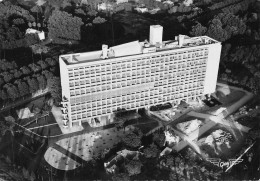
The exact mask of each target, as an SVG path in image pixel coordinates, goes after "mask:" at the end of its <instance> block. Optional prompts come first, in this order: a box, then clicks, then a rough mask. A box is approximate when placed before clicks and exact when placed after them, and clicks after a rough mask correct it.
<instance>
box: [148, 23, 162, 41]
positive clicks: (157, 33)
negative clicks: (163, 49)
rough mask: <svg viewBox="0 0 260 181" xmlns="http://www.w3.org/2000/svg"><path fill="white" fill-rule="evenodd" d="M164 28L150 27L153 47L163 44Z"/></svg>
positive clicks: (158, 26)
mask: <svg viewBox="0 0 260 181" xmlns="http://www.w3.org/2000/svg"><path fill="white" fill-rule="evenodd" d="M162 37H163V27H162V26H161V25H152V26H150V40H149V43H150V44H151V45H156V44H160V45H161V44H162Z"/></svg>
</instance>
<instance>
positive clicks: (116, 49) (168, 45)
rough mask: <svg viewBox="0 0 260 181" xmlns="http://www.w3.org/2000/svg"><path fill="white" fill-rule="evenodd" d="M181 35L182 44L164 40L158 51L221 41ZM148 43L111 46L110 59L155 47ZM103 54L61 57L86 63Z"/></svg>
mask: <svg viewBox="0 0 260 181" xmlns="http://www.w3.org/2000/svg"><path fill="white" fill-rule="evenodd" d="M181 36H183V37H184V40H183V43H182V45H181V46H180V45H179V44H178V40H177V39H178V38H176V40H169V41H163V42H162V45H160V46H156V52H159V51H166V50H171V49H181V48H188V47H196V46H201V45H206V44H213V43H219V42H218V41H216V40H214V39H212V38H210V37H208V36H200V37H192V38H190V37H188V36H184V35H181ZM177 37H178V36H177ZM147 43H148V42H139V41H133V42H129V43H125V44H121V45H117V46H113V47H110V48H109V49H108V50H109V52H108V59H109V58H117V57H124V56H130V55H139V54H143V53H145V51H144V49H147V48H155V46H153V45H148V47H147ZM148 44H149V43H148ZM148 52H149V51H148ZM101 56H102V50H98V51H92V52H84V53H74V54H67V55H61V56H60V58H61V59H62V60H63V61H64V62H65V63H66V64H75V63H84V62H92V61H98V60H102V58H101Z"/></svg>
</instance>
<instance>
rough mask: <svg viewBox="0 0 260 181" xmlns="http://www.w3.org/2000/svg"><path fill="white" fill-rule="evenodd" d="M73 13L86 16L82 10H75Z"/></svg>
mask: <svg viewBox="0 0 260 181" xmlns="http://www.w3.org/2000/svg"><path fill="white" fill-rule="evenodd" d="M75 13H76V14H78V15H82V16H86V13H85V11H84V10H83V9H76V10H75Z"/></svg>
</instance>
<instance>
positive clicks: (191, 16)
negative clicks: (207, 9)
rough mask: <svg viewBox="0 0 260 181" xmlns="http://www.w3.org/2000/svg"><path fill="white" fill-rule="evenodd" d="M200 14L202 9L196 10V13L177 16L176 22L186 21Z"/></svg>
mask: <svg viewBox="0 0 260 181" xmlns="http://www.w3.org/2000/svg"><path fill="white" fill-rule="evenodd" d="M201 13H203V11H202V9H198V10H196V11H192V12H191V13H190V14H184V15H182V16H178V17H177V20H178V21H179V22H182V21H186V20H189V19H192V18H194V17H196V16H198V15H200V14H201Z"/></svg>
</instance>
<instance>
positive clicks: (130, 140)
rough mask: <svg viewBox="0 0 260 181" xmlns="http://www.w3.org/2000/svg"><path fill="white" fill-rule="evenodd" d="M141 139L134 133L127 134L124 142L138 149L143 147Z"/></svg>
mask: <svg viewBox="0 0 260 181" xmlns="http://www.w3.org/2000/svg"><path fill="white" fill-rule="evenodd" d="M141 137H142V136H140V135H138V134H135V133H134V132H131V133H128V134H126V135H125V136H124V137H123V138H122V141H123V143H124V144H125V145H126V146H129V147H132V148H136V147H138V146H140V145H141Z"/></svg>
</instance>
